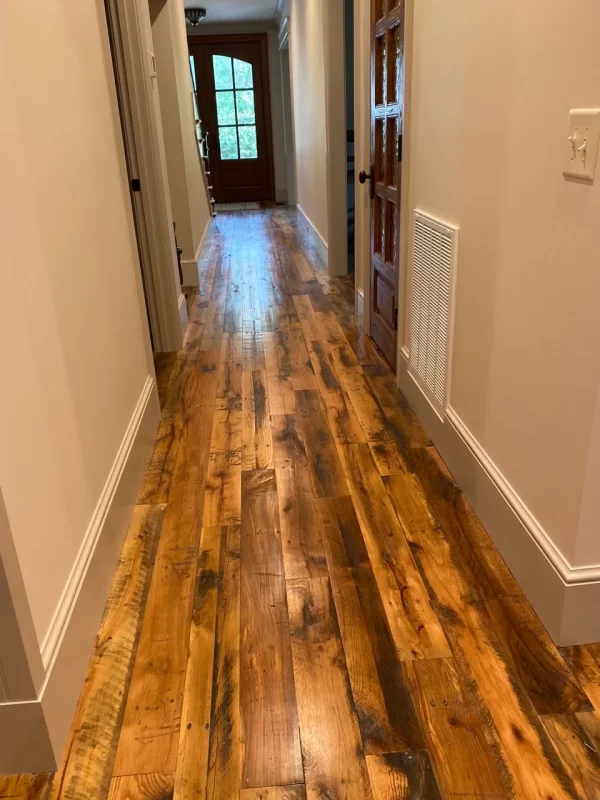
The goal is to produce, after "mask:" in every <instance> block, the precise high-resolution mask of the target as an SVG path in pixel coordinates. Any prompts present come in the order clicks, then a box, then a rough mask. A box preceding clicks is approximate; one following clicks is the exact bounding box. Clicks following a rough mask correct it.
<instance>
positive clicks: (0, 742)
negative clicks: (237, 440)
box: [0, 376, 160, 774]
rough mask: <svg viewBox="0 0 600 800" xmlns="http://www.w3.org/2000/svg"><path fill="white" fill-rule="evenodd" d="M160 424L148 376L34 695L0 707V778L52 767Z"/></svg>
mask: <svg viewBox="0 0 600 800" xmlns="http://www.w3.org/2000/svg"><path fill="white" fill-rule="evenodd" d="M159 421H160V405H159V402H158V392H157V389H156V382H155V380H154V378H153V377H151V376H148V378H147V379H146V382H145V384H144V387H143V389H142V393H141V395H140V397H139V399H138V402H137V404H136V407H135V409H134V412H133V415H132V417H131V420H130V422H129V425H128V427H127V430H126V432H125V436H124V437H123V440H122V442H121V445H120V447H119V450H118V452H117V456H116V458H115V461H114V463H113V466H112V468H111V470H110V473H109V476H108V478H107V481H106V484H105V486H104V489H103V490H102V493H101V495H100V499H99V501H98V505H97V506H96V509H95V511H94V514H93V515H92V519H91V521H90V524H89V526H88V529H87V531H86V533H85V535H84V537H83V543H82V545H81V548H80V550H79V553H78V555H77V558H76V560H75V564H74V566H73V569H72V570H71V574H70V575H69V579H68V581H67V584H66V587H65V590H64V592H63V594H62V597H61V599H60V601H59V604H58V607H57V610H56V613H55V614H54V617H53V619H52V622H51V625H50V628H49V630H48V633H47V635H46V637H45V638H44V641H43V643H42V660H43V663H44V667H45V669H46V678H45V681H44V684H43V686H42V688H41V690H40V694H39V696H38V698H37V700H32V701H28V702H14V703H3V704H0V774H14V773H21V772H46V771H52V770H54V769H56V765H57V763H58V761H59V760H60V756H61V753H62V749H63V747H64V744H65V742H66V739H67V736H68V733H69V728H70V725H71V721H72V717H73V713H74V711H75V707H76V704H77V700H78V697H79V693H80V691H81V687H82V684H83V680H84V678H85V672H86V668H87V665H88V662H89V658H90V655H91V652H92V649H93V646H94V641H95V637H96V633H97V631H98V628H99V625H100V622H101V619H102V614H103V611H104V606H105V603H106V598H107V596H108V592H109V590H110V585H111V581H112V578H113V575H114V571H115V569H116V566H117V562H118V559H119V553H120V551H121V547H122V544H123V540H124V537H125V535H126V532H127V528H128V526H129V520H130V517H131V513H132V510H133V506H134V504H135V501H136V497H137V492H138V489H139V486H140V483H141V480H142V477H143V473H144V470H145V468H146V464H147V462H148V459H149V457H150V454H151V451H152V447H153V444H154V440H155V436H156V430H157V428H158V424H159Z"/></svg>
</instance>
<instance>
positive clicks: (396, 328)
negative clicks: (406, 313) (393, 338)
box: [394, 308, 398, 331]
mask: <svg viewBox="0 0 600 800" xmlns="http://www.w3.org/2000/svg"><path fill="white" fill-rule="evenodd" d="M394 330H395V331H397V330H398V309H397V308H396V309H394Z"/></svg>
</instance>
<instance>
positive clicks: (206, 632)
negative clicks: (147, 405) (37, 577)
mask: <svg viewBox="0 0 600 800" xmlns="http://www.w3.org/2000/svg"><path fill="white" fill-rule="evenodd" d="M353 302H354V291H353V286H352V284H351V282H350V281H349V280H339V279H330V278H329V277H328V276H327V274H325V273H324V272H323V270H322V268H320V267H319V265H318V259H317V257H316V255H315V253H314V252H313V251H312V249H311V248H310V245H309V243H308V241H306V239H305V237H304V235H303V233H302V230H301V228H300V227H299V226H298V224H297V222H296V217H295V215H294V213H293V212H292V211H285V210H280V209H274V210H269V211H259V212H250V213H240V214H226V215H222V216H219V217H218V219H217V220H216V222H215V223H214V226H213V228H212V234H211V236H210V239H209V240H208V242H207V244H206V246H205V248H204V252H203V256H202V262H201V285H200V289H199V291H198V292H197V294H196V295H195V296H194V297H193V298H192V301H191V302H190V319H191V322H190V326H189V331H188V335H187V338H186V341H185V346H184V349H183V350H182V351H181V352H179V353H176V354H169V355H166V356H161V358H160V359H158V360H157V367H158V384H159V390H160V395H161V400H162V405H163V409H164V412H163V418H162V423H161V426H160V429H159V433H158V437H157V441H156V447H155V451H154V454H153V456H152V459H151V462H150V464H149V466H148V470H147V474H146V477H145V480H144V483H143V486H142V487H141V490H140V494H139V498H138V505H137V507H136V509H135V513H134V515H133V519H132V523H131V529H130V532H129V536H128V538H127V541H126V543H125V547H124V549H123V554H122V557H121V561H120V564H119V567H118V570H117V573H116V576H115V582H114V587H113V591H112V594H111V597H110V600H109V603H108V607H107V611H106V615H105V618H104V621H103V623H102V627H101V630H100V632H99V634H98V640H97V648H96V651H95V653H94V654H93V657H92V660H91V662H90V668H89V674H88V679H87V681H86V684H85V686H84V688H83V692H82V695H81V700H80V703H79V707H78V710H77V713H76V717H75V720H74V723H73V728H72V732H71V738H70V741H69V745H68V747H67V749H66V756H65V759H64V763H63V764H62V766H61V768H60V770H59V771H58V773H57V774H56V775H38V776H15V777H13V778H6V779H0V797H3V798H6V797H10V798H28V800H34V798H35V800H38V799H40V798H44V800H90V798H93V799H94V800H106V798H109V799H110V800H167V798H168V799H169V800H170V799H171V798H175V800H192V798H201V799H202V800H204V799H205V798H206V799H207V800H233V799H234V798H235V800H317V799H319V800H321V799H322V800H370V799H371V798H372V799H373V800H400V798H410V799H411V800H418V798H426V800H438V799H439V798H447V799H448V800H458V799H459V798H460V799H461V800H502V799H505V800H508V798H524V799H525V800H559V799H560V798H582V799H583V798H600V756H599V755H598V749H597V748H598V747H600V716H598V712H597V711H595V710H594V708H598V709H600V645H590V646H585V647H573V648H568V649H565V650H564V651H563V652H560V651H559V650H558V649H557V648H556V647H555V646H554V645H553V643H552V642H551V640H550V639H549V637H548V635H547V634H546V632H545V631H544V629H543V627H542V625H541V624H540V622H539V620H538V619H537V618H536V616H535V614H534V613H533V611H532V609H531V607H530V605H529V603H528V602H527V600H526V599H525V597H524V596H523V594H522V592H521V591H520V589H519V587H518V585H517V584H516V582H515V581H514V579H513V578H512V576H511V574H510V572H509V571H508V569H507V568H506V566H505V564H504V563H503V561H502V559H501V558H500V556H499V555H498V553H497V551H496V549H495V548H494V546H493V544H492V542H491V541H490V539H489V538H488V536H487V534H486V532H485V530H484V529H483V528H482V527H481V525H480V523H479V521H478V520H477V518H476V517H475V515H474V514H473V512H472V510H471V508H470V506H469V504H468V503H467V501H466V500H465V498H464V497H463V495H462V493H461V492H460V490H459V489H458V487H457V486H456V485H455V483H454V481H453V479H452V477H451V475H450V474H449V472H448V471H447V469H446V467H445V465H444V464H443V462H442V461H441V459H440V457H439V455H438V453H437V451H436V450H435V448H434V447H433V446H432V444H431V442H430V441H429V440H428V437H427V435H426V433H425V431H424V430H423V428H422V427H421V425H420V423H419V421H418V420H417V419H416V418H415V416H414V415H413V413H412V411H411V409H410V408H409V406H408V404H407V403H406V401H405V400H404V398H403V397H402V395H401V394H400V393H399V392H398V390H397V388H396V386H395V382H394V379H393V376H392V375H391V373H390V371H389V369H388V367H387V366H386V364H385V363H384V361H383V360H382V359H381V358H380V356H379V355H378V353H377V352H376V350H375V349H374V347H373V346H372V345H371V344H370V342H369V340H368V339H367V338H366V337H364V336H363V335H362V334H361V333H360V332H359V330H358V329H357V327H356V324H355V319H354V307H353Z"/></svg>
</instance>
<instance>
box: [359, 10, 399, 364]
mask: <svg viewBox="0 0 600 800" xmlns="http://www.w3.org/2000/svg"><path fill="white" fill-rule="evenodd" d="M371 7H372V23H373V34H372V35H373V39H372V49H371V171H370V175H365V174H364V173H363V174H362V175H361V182H363V183H364V182H365V181H366V180H369V182H370V188H371V198H372V202H371V337H372V338H373V339H374V341H375V343H376V344H377V345H378V347H379V348H380V350H381V351H382V353H383V354H384V355H385V357H386V359H387V360H388V361H389V363H390V365H391V366H392V368H393V369H394V370H395V369H396V352H397V343H398V333H397V329H398V283H399V275H398V272H399V257H400V177H401V169H400V166H401V165H400V162H401V160H402V111H403V105H404V102H403V101H404V2H400V3H398V2H397V0H371Z"/></svg>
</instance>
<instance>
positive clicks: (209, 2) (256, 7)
mask: <svg viewBox="0 0 600 800" xmlns="http://www.w3.org/2000/svg"><path fill="white" fill-rule="evenodd" d="M184 4H185V7H186V8H190V7H194V8H195V7H202V8H205V9H206V19H205V22H206V24H208V25H212V24H213V23H215V22H247V21H252V20H271V19H273V15H274V14H275V8H276V7H277V0H184ZM202 24H203V23H202V22H201V23H200V25H199V26H198V28H199V27H200V26H201V25H202Z"/></svg>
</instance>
